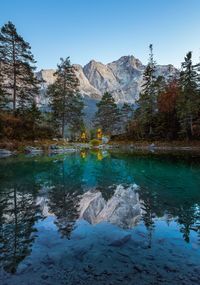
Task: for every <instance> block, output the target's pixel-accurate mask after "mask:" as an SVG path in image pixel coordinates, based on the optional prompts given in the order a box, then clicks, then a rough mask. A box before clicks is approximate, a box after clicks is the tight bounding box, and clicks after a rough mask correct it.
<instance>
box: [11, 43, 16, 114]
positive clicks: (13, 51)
mask: <svg viewBox="0 0 200 285" xmlns="http://www.w3.org/2000/svg"><path fill="white" fill-rule="evenodd" d="M12 57H13V113H15V110H16V55H15V40H14V39H13V42H12Z"/></svg>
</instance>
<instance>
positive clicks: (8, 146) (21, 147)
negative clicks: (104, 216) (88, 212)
mask: <svg viewBox="0 0 200 285" xmlns="http://www.w3.org/2000/svg"><path fill="white" fill-rule="evenodd" d="M51 146H56V147H58V148H59V150H60V151H61V152H62V150H65V151H66V152H67V151H70V150H74V151H79V150H82V149H97V150H98V149H100V150H112V149H119V150H129V151H130V150H131V151H134V150H136V151H137V150H141V151H150V152H153V151H185V152H187V151H195V152H200V141H190V142H185V141H172V142H168V141H167V142H166V141H151V142H150V141H110V142H109V143H108V144H105V145H100V146H99V147H92V146H91V145H90V143H81V142H67V141H66V140H63V139H52V140H50V139H49V140H34V141H17V140H12V141H9V140H0V150H6V151H10V152H12V153H15V154H20V153H26V149H27V148H28V147H33V148H35V149H40V150H41V151H42V152H43V153H48V152H49V149H50V147H51Z"/></svg>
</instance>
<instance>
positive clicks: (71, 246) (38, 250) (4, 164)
mask: <svg viewBox="0 0 200 285" xmlns="http://www.w3.org/2000/svg"><path fill="white" fill-rule="evenodd" d="M0 170H1V171H0V266H1V271H0V280H2V281H3V282H4V283H6V284H29V283H28V278H29V277H30V276H31V278H35V279H34V280H35V281H34V282H35V283H32V284H39V283H40V284H43V283H44V284H46V283H45V282H46V279H48V280H49V281H48V282H49V283H48V284H53V282H54V281H55V280H57V279H56V278H57V277H56V276H57V274H58V272H62V274H63V277H62V278H61V277H60V279H59V280H60V281H57V284H62V283H63V282H68V284H104V283H102V282H104V281H105V280H107V281H105V282H107V283H105V284H112V282H114V283H113V284H118V283H121V282H122V281H123V284H132V283H131V282H132V281H133V280H134V281H135V282H137V283H138V284H160V283H164V284H172V283H171V282H172V280H174V279H173V278H175V279H176V282H177V283H176V284H184V282H185V281H188V280H189V281H188V282H190V284H195V282H197V281H199V279H198V276H199V273H200V272H199V267H198V262H197V260H198V259H199V258H200V157H199V156H198V155H196V154H180V153H178V154H169V153H164V154H163V153H154V154H149V153H119V152H110V153H108V152H106V151H103V152H102V151H94V152H87V151H82V152H81V153H80V154H79V153H76V154H71V155H67V156H64V155H56V156H52V157H47V156H37V157H24V156H19V157H16V158H8V159H4V160H1V161H0ZM133 185H136V186H134V187H133ZM131 187H132V188H131ZM137 195H138V196H137ZM80 205H81V206H80ZM81 207H82V208H81ZM81 211H82V212H81ZM80 212H81V220H80ZM136 217H137V218H136ZM84 220H85V221H84ZM186 256H187V258H188V260H190V262H189V261H188V264H191V265H187V264H186V262H185V261H184V258H186ZM177 262H179V263H180V265H182V267H183V269H182V270H183V271H176V270H178V269H177V266H176V265H177ZM88 266H89V267H88ZM184 266H186V267H184ZM188 266H189V267H188ZM160 267H162V268H160ZM75 268H77V270H75ZM120 268H121V269H120ZM147 268H148V270H147ZM68 270H69V271H68ZM120 270H121V271H120ZM184 270H185V271H184ZM195 270H196V271H195ZM46 271H48V272H49V273H48V274H49V275H48V274H47V275H44V272H46ZM69 272H70V273H69ZM77 272H79V274H77ZM147 272H148V273H147ZM155 272H156V273H155ZM163 272H164V273H163ZM183 272H184V274H186V275H185V276H184V280H183V281H184V282H183V283H181V282H182V281H181V277H180V276H181V275H182V274H183ZM36 274H37V276H38V277H36ZM59 274H61V273H59ZM95 274H96V275H95ZM159 274H160V277H159V276H158V275H159ZM184 274H183V275H184ZM79 275H80V276H79ZM146 275H148V278H147V277H145V276H146ZM45 276H46V277H45ZM120 276H121V277H120ZM50 277H51V281H50ZM12 278H15V279H12ZM63 278H65V279H63ZM83 278H86V280H87V281H86V282H85V283H84V282H83V281H81V280H82V279H83ZM120 278H121V280H120ZM163 278H164V279H163ZM192 278H193V279H194V280H193V281H192ZM14 280H15V283H14ZM44 280H45V281H44ZM155 280H156V281H155ZM163 280H165V281H166V282H164V281H163ZM195 280H196V281H195ZM23 282H24V283H23ZM74 282H75V283H74ZM109 282H110V283H109ZM148 282H149V283H148ZM156 282H157V283H156ZM174 284H175V283H174Z"/></svg>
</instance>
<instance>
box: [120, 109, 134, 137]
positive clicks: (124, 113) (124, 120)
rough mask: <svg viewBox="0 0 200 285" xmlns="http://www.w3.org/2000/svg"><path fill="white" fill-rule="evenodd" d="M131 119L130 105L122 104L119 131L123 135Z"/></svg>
mask: <svg viewBox="0 0 200 285" xmlns="http://www.w3.org/2000/svg"><path fill="white" fill-rule="evenodd" d="M132 117H133V108H132V107H131V105H129V104H127V103H124V104H123V106H122V108H121V109H120V129H121V132H122V133H124V132H126V130H127V126H128V124H129V122H130V120H131V119H132Z"/></svg>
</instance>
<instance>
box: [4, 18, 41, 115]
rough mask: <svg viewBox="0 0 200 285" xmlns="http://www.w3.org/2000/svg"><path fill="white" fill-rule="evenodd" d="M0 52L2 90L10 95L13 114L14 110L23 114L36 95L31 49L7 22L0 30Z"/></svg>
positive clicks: (36, 85)
mask: <svg viewBox="0 0 200 285" xmlns="http://www.w3.org/2000/svg"><path fill="white" fill-rule="evenodd" d="M0 50H1V53H0V65H1V68H4V78H3V83H2V85H3V88H2V89H3V90H5V91H6V93H7V94H9V95H10V96H9V97H10V102H12V109H13V113H15V112H16V110H19V111H20V112H22V113H23V112H24V111H25V109H27V108H29V107H30V106H31V104H32V103H33V100H34V97H35V95H36V94H38V81H37V79H36V78H35V76H34V70H35V66H34V64H35V60H34V57H33V55H32V53H31V47H30V45H29V43H27V42H26V41H24V39H23V38H22V37H21V36H20V35H19V34H18V33H17V30H16V28H15V26H14V25H13V24H12V23H11V22H8V23H7V24H5V25H4V26H3V27H2V28H1V30H0ZM1 87H2V86H1ZM1 92H2V91H1Z"/></svg>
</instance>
